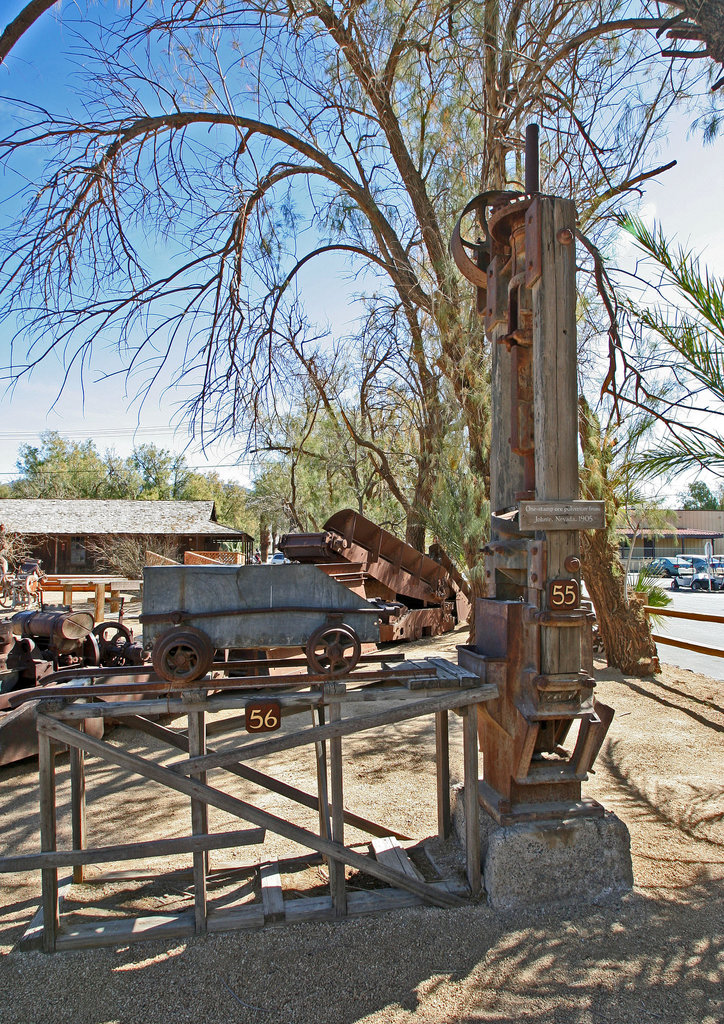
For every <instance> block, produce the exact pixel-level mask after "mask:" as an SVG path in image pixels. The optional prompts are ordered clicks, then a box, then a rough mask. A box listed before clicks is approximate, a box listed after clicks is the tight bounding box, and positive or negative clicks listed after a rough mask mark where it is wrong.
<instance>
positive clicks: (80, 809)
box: [69, 722, 86, 883]
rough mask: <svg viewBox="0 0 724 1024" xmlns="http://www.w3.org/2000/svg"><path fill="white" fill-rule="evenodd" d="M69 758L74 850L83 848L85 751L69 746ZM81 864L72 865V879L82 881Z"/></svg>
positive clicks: (77, 881)
mask: <svg viewBox="0 0 724 1024" xmlns="http://www.w3.org/2000/svg"><path fill="white" fill-rule="evenodd" d="M78 727H79V730H80V732H83V729H84V725H83V722H80V723H79V725H78ZM69 758H70V823H71V835H72V843H73V849H74V850H84V849H85V835H86V826H85V753H84V752H83V751H82V750H80V749H79V748H78V747H73V746H71V747H70V748H69ZM83 874H84V870H83V865H82V864H75V865H74V866H73V881H74V882H75V883H79V882H82V881H83Z"/></svg>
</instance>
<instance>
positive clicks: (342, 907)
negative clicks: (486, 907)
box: [329, 704, 347, 917]
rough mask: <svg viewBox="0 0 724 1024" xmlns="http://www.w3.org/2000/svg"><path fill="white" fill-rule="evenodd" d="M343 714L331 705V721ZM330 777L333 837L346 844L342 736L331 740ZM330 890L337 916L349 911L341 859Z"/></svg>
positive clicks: (332, 867)
mask: <svg viewBox="0 0 724 1024" xmlns="http://www.w3.org/2000/svg"><path fill="white" fill-rule="evenodd" d="M341 715H342V709H341V707H340V705H339V704H330V705H329V721H330V723H333V722H338V721H339V720H340V718H341ZM329 777H330V796H331V798H332V839H333V840H334V841H335V843H339V844H340V845H341V846H344V783H343V767H342V738H341V737H340V736H334V737H333V738H332V739H331V740H330V741H329ZM329 867H330V872H329V890H330V893H331V895H332V902H333V903H334V912H335V914H336V916H337V917H344V916H345V914H346V913H347V889H346V885H345V874H344V870H345V869H344V864H341V863H340V862H339V861H331V862H330V865H329Z"/></svg>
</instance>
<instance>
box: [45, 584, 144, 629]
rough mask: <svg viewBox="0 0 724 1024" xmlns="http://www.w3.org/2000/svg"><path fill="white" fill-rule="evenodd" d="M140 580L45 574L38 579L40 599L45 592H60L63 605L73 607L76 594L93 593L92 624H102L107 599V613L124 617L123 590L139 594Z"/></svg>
mask: <svg viewBox="0 0 724 1024" xmlns="http://www.w3.org/2000/svg"><path fill="white" fill-rule="evenodd" d="M140 589H141V581H140V580H127V579H124V578H123V577H121V576H66V575H52V576H51V575H47V576H43V578H42V579H41V580H40V591H41V600H42V601H43V602H44V601H45V595H46V593H62V595H63V604H64V605H67V606H68V607H69V608H72V607H73V596H74V595H75V594H85V595H88V594H92V595H93V596H92V598H91V602H92V604H93V620H94V622H96V623H98V622H103V620H104V618H105V611H106V600H108V603H109V606H110V611H111V612H112V613H114V614H116V615H118V618H119V619H121V618H123V602H124V595H123V594H122V591H131V592H133V591H140Z"/></svg>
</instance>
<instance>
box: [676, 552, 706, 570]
mask: <svg viewBox="0 0 724 1024" xmlns="http://www.w3.org/2000/svg"><path fill="white" fill-rule="evenodd" d="M679 557H680V558H683V559H685V560H686V561H687V562H690V563H691V565H692V567H693V569H694V572H707V571H708V563H707V560H706V559H705V558H704V556H703V555H680V556H679Z"/></svg>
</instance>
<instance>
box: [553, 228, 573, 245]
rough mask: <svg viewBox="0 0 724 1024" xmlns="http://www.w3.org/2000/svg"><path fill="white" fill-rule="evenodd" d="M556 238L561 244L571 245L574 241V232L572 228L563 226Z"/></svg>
mask: <svg viewBox="0 0 724 1024" xmlns="http://www.w3.org/2000/svg"><path fill="white" fill-rule="evenodd" d="M556 238H557V239H558V241H559V242H560V243H561V245H570V244H571V242H572V241H573V232H572V231H571V229H570V228H561V230H560V231H559V232H558V234H557V235H556Z"/></svg>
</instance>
